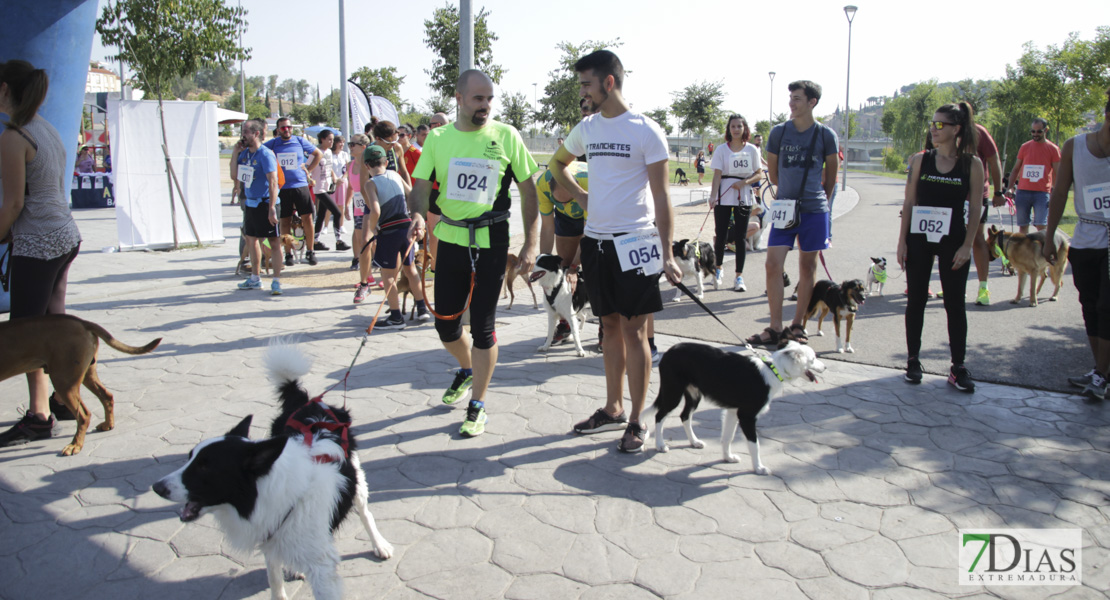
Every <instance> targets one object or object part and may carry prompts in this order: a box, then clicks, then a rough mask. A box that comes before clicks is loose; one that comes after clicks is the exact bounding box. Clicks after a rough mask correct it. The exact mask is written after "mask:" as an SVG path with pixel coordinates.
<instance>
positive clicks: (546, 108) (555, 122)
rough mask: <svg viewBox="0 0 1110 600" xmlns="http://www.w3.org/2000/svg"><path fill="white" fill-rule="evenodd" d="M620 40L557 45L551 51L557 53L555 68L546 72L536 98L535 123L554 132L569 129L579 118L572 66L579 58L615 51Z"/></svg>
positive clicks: (576, 86) (576, 78)
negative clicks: (558, 55) (541, 93)
mask: <svg viewBox="0 0 1110 600" xmlns="http://www.w3.org/2000/svg"><path fill="white" fill-rule="evenodd" d="M621 43H622V42H621V41H620V38H616V39H614V40H612V41H594V40H586V41H585V42H582V43H581V44H572V43H570V42H559V43H558V44H555V48H556V49H558V50H561V51H562V53H563V55H562V56H561V57H559V68H557V69H555V70H554V71H551V72H550V73H548V76H549V77H550V78H551V79H550V80H549V81H548V82H547V85H545V86H544V88H543V94H544V96H543V98H541V99H540V106H541V107H542V108H540V111H539V113H538V114H537V115H536V120H537V121H539V122H541V123H546V124H548V125H550V126H552V127H555V128H558V129H570V128H572V127H574V126H575V125H576V124H577V123H578V121H580V120H581V119H582V113H581V112H580V111H579V104H578V102H579V97H578V74H577V73H575V72H574V63H576V62H578V59H580V58H582V57H583V56H585V55H587V54H590V53H591V52H595V51H597V50H604V49H606V48H617V47H619V46H620V45H621Z"/></svg>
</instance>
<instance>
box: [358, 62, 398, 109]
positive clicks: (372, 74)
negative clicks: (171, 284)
mask: <svg viewBox="0 0 1110 600" xmlns="http://www.w3.org/2000/svg"><path fill="white" fill-rule="evenodd" d="M351 79H353V80H354V81H355V83H357V84H358V85H359V87H361V88H362V89H364V90H366V93H367V94H373V95H375V96H381V97H382V98H385V99H386V100H389V101H390V102H392V103H393V106H394V107H396V108H397V109H398V110H400V109H401V105H402V104H403V103H404V102H403V101H402V100H401V84H403V83H404V82H405V76H404V75H400V76H398V75H397V67H382V68H380V69H371V68H370V67H359V68H358V70H356V71H355V72H354V73H352V74H351Z"/></svg>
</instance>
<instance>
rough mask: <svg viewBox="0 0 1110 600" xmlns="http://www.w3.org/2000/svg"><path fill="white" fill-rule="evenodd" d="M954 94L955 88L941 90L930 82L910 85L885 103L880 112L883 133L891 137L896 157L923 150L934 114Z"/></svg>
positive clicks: (952, 98) (934, 80)
mask: <svg viewBox="0 0 1110 600" xmlns="http://www.w3.org/2000/svg"><path fill="white" fill-rule="evenodd" d="M903 90H906V88H903ZM955 91H956V90H955V87H953V86H945V87H941V86H939V85H937V80H936V79H933V80H930V81H923V82H921V83H918V84H916V85H914V86H912V88H910V89H909V90H908V91H903V93H902V94H901V95H899V96H898V97H897V98H894V99H893V100H891V101H890V102H888V103H887V105H886V108H885V109H884V110H883V118H882V126H883V131H884V132H885V133H886V134H887V135H889V136H890V137H891V138H893V140H894V149H895V150H896V151H897V152H898V155H899V156H910V155H912V154H913V153H915V152H917V151H919V150H921V149H922V148H923V147H924V145H925V135H927V133H928V131H929V121H930V120H932V118H933V113H934V112H936V109H937V107H939V106H941V105H942V104H947V103H949V102H952V101H953V100H954V98H955V95H956V94H955Z"/></svg>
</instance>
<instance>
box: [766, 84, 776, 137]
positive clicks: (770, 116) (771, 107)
mask: <svg viewBox="0 0 1110 600" xmlns="http://www.w3.org/2000/svg"><path fill="white" fill-rule="evenodd" d="M767 76H768V77H770V78H771V99H770V101H769V106H768V107H767V122H769V123H770V124H771V126H772V127H774V125H775V116H774V115H775V72H774V71H768V72H767Z"/></svg>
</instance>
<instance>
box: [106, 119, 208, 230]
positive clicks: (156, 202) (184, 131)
mask: <svg viewBox="0 0 1110 600" xmlns="http://www.w3.org/2000/svg"><path fill="white" fill-rule="evenodd" d="M163 106H165V110H166V142H167V145H168V146H169V155H170V162H171V164H172V165H173V169H174V172H175V173H176V174H177V180H178V181H179V182H180V184H181V190H182V191H183V192H184V194H185V197H184V199H182V197H181V194H179V193H178V191H177V187H176V186H175V187H174V192H173V196H174V202H173V211H172V212H171V207H170V192H169V187H168V182H167V179H166V159H165V155H164V154H163V152H162V124H161V122H160V120H159V117H158V102H157V101H153V100H124V101H122V102H121V101H119V100H109V101H108V131H109V136H110V140H111V144H112V167H113V173H112V175H113V179H114V186H115V202H116V230H117V232H118V235H119V246H120V250H140V249H144V248H167V247H172V246H173V241H174V238H173V227H174V222H175V220H176V224H177V237H178V241H179V243H182V244H190V243H195V242H197V241H198V240H197V239H196V237H194V236H193V230H192V228H191V227H190V225H189V218H188V216H186V211H185V206H188V209H189V214H190V215H191V216H192V221H193V223H194V224H195V225H196V229H197V235H198V236H199V237H200V240H199V241H200V242H202V243H211V242H222V241H224V235H223V218H222V216H221V214H220V164H219V160H220V159H219V156H220V149H219V142H218V140H217V138H216V133H217V132H216V118H217V117H216V111H217V108H216V103H215V102H181V101H174V102H165V103H164V104H163ZM183 200H184V205H183V204H182V201H183Z"/></svg>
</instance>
